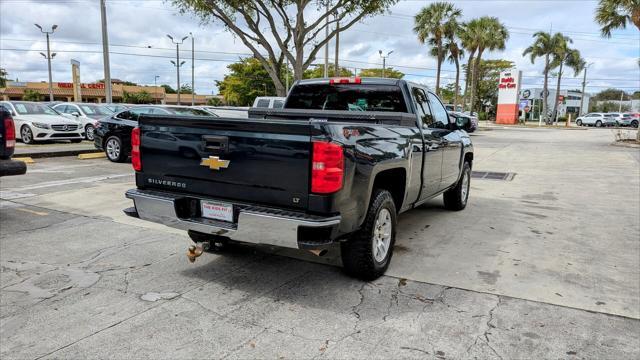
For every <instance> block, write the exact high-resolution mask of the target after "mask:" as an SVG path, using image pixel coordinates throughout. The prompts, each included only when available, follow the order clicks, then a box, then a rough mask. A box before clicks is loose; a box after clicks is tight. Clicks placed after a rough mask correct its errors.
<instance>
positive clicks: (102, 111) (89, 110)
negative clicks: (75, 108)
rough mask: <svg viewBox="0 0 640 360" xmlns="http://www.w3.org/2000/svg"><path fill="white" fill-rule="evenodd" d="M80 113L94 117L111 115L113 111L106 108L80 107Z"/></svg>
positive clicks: (94, 106)
mask: <svg viewBox="0 0 640 360" xmlns="http://www.w3.org/2000/svg"><path fill="white" fill-rule="evenodd" d="M80 108H82V111H84V113H85V114H87V116H96V115H111V114H113V111H111V110H109V109H108V108H107V107H106V106H99V105H86V104H82V105H80Z"/></svg>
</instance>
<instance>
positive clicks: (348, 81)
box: [329, 76, 362, 85]
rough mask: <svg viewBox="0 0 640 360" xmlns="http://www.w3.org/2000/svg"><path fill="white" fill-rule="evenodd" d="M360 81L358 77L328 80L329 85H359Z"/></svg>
mask: <svg viewBox="0 0 640 360" xmlns="http://www.w3.org/2000/svg"><path fill="white" fill-rule="evenodd" d="M361 83H362V79H361V78H360V77H359V76H356V77H345V78H331V79H329V85H336V84H361Z"/></svg>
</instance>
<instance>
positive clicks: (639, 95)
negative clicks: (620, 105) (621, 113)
mask: <svg viewBox="0 0 640 360" xmlns="http://www.w3.org/2000/svg"><path fill="white" fill-rule="evenodd" d="M631 98H632V99H633V100H640V91H634V92H633V94H631Z"/></svg>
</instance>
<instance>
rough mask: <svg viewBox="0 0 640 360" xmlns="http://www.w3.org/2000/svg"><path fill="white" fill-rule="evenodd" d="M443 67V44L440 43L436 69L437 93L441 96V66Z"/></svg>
mask: <svg viewBox="0 0 640 360" xmlns="http://www.w3.org/2000/svg"><path fill="white" fill-rule="evenodd" d="M441 67H442V44H440V43H438V68H437V70H436V95H438V96H440V68H441Z"/></svg>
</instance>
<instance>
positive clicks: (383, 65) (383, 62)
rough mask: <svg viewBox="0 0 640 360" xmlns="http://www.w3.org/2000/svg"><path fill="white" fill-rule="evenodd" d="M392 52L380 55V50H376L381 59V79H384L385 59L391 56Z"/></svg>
mask: <svg viewBox="0 0 640 360" xmlns="http://www.w3.org/2000/svg"><path fill="white" fill-rule="evenodd" d="M392 52H393V50H391V51H389V52H388V53H387V55H383V54H382V50H378V54H380V57H381V58H382V77H385V76H384V75H385V74H384V72H385V70H386V67H387V58H388V57H389V55H391V53H392Z"/></svg>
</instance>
